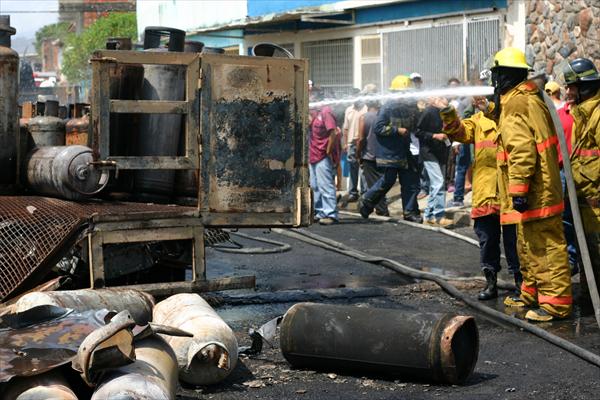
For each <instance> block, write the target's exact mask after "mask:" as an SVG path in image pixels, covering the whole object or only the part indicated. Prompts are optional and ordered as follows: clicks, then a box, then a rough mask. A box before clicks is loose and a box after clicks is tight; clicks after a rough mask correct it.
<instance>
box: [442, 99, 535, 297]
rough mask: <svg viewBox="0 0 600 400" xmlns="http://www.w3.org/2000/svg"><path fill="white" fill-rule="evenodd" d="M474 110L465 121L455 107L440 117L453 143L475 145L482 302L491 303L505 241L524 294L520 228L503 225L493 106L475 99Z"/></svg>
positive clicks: (475, 214) (506, 211) (475, 208)
mask: <svg viewBox="0 0 600 400" xmlns="http://www.w3.org/2000/svg"><path fill="white" fill-rule="evenodd" d="M473 108H474V109H475V110H477V112H476V113H475V114H474V115H473V116H472V117H470V118H466V119H463V120H460V119H459V117H458V114H457V112H456V110H455V109H454V108H453V107H446V108H444V109H443V110H440V116H441V117H442V120H443V121H444V128H443V131H444V132H445V133H446V134H448V136H449V137H450V138H451V139H452V140H456V141H458V142H460V143H463V145H464V146H469V145H470V144H471V143H472V144H474V145H475V161H474V162H473V203H472V208H471V218H472V219H473V221H474V230H475V234H476V235H477V238H478V239H479V249H480V250H479V254H480V264H481V271H482V273H483V276H484V277H485V280H486V286H485V289H484V290H483V291H481V292H480V293H479V295H478V299H479V300H490V299H495V298H496V297H498V286H497V279H498V278H497V276H498V272H500V239H501V238H502V243H503V245H504V254H505V256H506V261H507V263H508V271H509V273H510V274H511V275H512V276H513V278H514V281H515V287H516V288H517V291H519V290H520V287H521V283H522V282H523V277H522V275H521V272H520V264H519V256H518V254H517V224H516V223H512V224H506V225H501V224H500V198H499V196H498V173H497V168H496V151H497V149H496V148H497V145H496V142H495V139H496V137H497V136H498V130H497V126H496V122H495V121H494V120H493V116H492V115H491V114H490V103H489V102H488V100H487V99H486V98H485V97H474V98H473ZM505 202H506V201H505ZM511 212H513V210H512V207H509V208H507V209H504V210H503V213H504V214H510V213H511Z"/></svg>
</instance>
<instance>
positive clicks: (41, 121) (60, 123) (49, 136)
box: [29, 100, 65, 147]
mask: <svg viewBox="0 0 600 400" xmlns="http://www.w3.org/2000/svg"><path fill="white" fill-rule="evenodd" d="M29 133H30V134H31V139H32V143H31V145H32V146H33V147H42V146H64V145H65V121H64V120H62V119H60V118H58V101H55V100H46V103H45V105H44V115H43V116H39V115H38V116H37V117H35V118H32V119H31V120H29Z"/></svg>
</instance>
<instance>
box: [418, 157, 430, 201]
mask: <svg viewBox="0 0 600 400" xmlns="http://www.w3.org/2000/svg"><path fill="white" fill-rule="evenodd" d="M419 176H420V180H421V184H420V187H421V192H422V193H426V194H429V177H428V176H427V170H425V165H424V164H423V162H422V161H421V162H420V163H419Z"/></svg>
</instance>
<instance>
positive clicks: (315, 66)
mask: <svg viewBox="0 0 600 400" xmlns="http://www.w3.org/2000/svg"><path fill="white" fill-rule="evenodd" d="M353 48H354V46H353V44H352V39H351V38H348V39H335V40H318V41H314V42H304V43H302V57H304V58H308V60H309V70H310V73H309V74H310V79H311V80H312V81H313V82H314V85H315V86H317V87H320V88H323V89H324V90H325V95H326V96H343V95H347V94H351V93H352V91H353V90H352V89H353V84H352V83H353V75H352V74H353V57H352V55H353V50H354V49H353Z"/></svg>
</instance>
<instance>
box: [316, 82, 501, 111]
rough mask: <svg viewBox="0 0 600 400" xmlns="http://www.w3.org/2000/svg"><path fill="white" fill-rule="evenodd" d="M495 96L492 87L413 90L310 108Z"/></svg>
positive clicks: (332, 101)
mask: <svg viewBox="0 0 600 400" xmlns="http://www.w3.org/2000/svg"><path fill="white" fill-rule="evenodd" d="M492 94H494V88H493V87H492V86H457V87H451V88H442V89H427V90H412V91H408V90H407V91H401V92H393V93H385V94H372V95H362V96H356V97H347V98H343V99H325V100H321V101H315V102H311V103H309V107H310V108H319V107H324V106H330V105H333V104H353V103H354V102H356V101H361V102H363V103H364V102H367V101H373V100H380V101H385V100H393V99H426V98H429V97H470V96H490V95H492Z"/></svg>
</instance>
